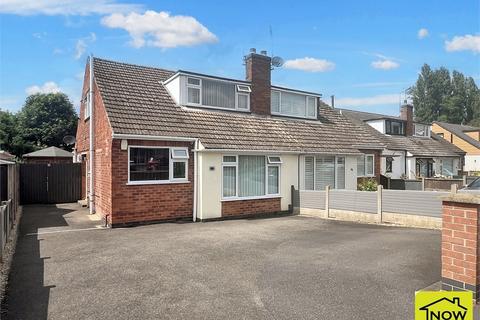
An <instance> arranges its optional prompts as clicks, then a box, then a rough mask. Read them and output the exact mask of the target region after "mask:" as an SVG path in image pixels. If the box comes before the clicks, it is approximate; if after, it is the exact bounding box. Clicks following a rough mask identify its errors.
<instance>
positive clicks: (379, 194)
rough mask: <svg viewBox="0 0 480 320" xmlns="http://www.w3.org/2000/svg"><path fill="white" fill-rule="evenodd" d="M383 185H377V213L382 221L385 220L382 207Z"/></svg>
mask: <svg viewBox="0 0 480 320" xmlns="http://www.w3.org/2000/svg"><path fill="white" fill-rule="evenodd" d="M382 197H383V186H382V185H381V184H379V185H378V186H377V214H378V219H379V220H380V222H383V208H382Z"/></svg>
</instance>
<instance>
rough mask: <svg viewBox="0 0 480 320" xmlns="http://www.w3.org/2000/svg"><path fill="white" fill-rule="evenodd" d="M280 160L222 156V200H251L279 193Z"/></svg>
mask: <svg viewBox="0 0 480 320" xmlns="http://www.w3.org/2000/svg"><path fill="white" fill-rule="evenodd" d="M280 164H281V158H280V157H278V156H276V157H273V156H272V157H266V156H257V155H226V156H223V161H222V171H223V192H222V195H223V198H251V197H262V196H267V195H278V194H279V193H280Z"/></svg>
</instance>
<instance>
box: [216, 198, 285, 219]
mask: <svg viewBox="0 0 480 320" xmlns="http://www.w3.org/2000/svg"><path fill="white" fill-rule="evenodd" d="M281 210H282V206H281V198H268V199H255V200H235V201H223V202H222V217H232V216H243V215H253V214H261V213H275V212H280V211H281Z"/></svg>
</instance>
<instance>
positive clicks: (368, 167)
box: [365, 156, 373, 176]
mask: <svg viewBox="0 0 480 320" xmlns="http://www.w3.org/2000/svg"><path fill="white" fill-rule="evenodd" d="M365 173H366V174H367V175H369V176H371V175H373V156H366V161H365Z"/></svg>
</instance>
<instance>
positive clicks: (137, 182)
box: [127, 145, 190, 185]
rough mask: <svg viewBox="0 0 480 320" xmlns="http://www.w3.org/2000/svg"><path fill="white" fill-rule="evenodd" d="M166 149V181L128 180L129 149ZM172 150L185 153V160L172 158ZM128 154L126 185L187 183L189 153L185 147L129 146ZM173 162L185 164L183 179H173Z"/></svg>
mask: <svg viewBox="0 0 480 320" xmlns="http://www.w3.org/2000/svg"><path fill="white" fill-rule="evenodd" d="M131 148H134V149H168V159H169V161H168V180H130V164H131V160H130V149H131ZM173 149H184V150H186V151H187V158H172V150H173ZM127 152H128V162H127V169H128V172H127V185H147V184H172V183H189V182H190V181H188V162H189V158H190V157H189V153H188V148H187V147H168V146H139V145H129V146H128V148H127ZM174 162H184V163H185V177H184V178H174V177H173V163H174Z"/></svg>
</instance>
